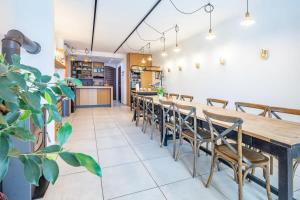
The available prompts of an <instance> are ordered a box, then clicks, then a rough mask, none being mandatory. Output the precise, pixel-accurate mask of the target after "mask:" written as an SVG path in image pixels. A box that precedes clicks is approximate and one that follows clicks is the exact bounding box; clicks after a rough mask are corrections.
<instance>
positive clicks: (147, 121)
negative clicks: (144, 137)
mask: <svg viewBox="0 0 300 200" xmlns="http://www.w3.org/2000/svg"><path fill="white" fill-rule="evenodd" d="M148 123H149V119H148V117H146V119H145V123H144V127H143V132H144V133H146V130H147V127H148Z"/></svg>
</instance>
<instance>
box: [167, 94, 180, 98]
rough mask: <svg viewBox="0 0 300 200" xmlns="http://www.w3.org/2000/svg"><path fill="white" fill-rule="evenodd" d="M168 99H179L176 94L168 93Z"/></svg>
mask: <svg viewBox="0 0 300 200" xmlns="http://www.w3.org/2000/svg"><path fill="white" fill-rule="evenodd" d="M169 97H170V98H175V99H178V98H179V94H176V93H169Z"/></svg>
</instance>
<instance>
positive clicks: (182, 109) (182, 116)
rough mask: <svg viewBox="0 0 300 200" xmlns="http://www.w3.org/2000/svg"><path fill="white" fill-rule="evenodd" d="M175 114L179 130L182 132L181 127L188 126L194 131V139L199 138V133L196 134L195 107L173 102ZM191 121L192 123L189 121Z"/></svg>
mask: <svg viewBox="0 0 300 200" xmlns="http://www.w3.org/2000/svg"><path fill="white" fill-rule="evenodd" d="M175 109H176V115H175V118H176V119H175V121H176V122H178V123H179V124H178V125H179V131H180V132H182V128H183V127H185V128H188V129H189V130H190V131H191V132H193V133H194V139H197V137H198V138H200V139H202V138H201V136H200V135H198V134H197V111H196V107H194V106H188V105H182V104H175ZM191 121H192V123H190V122H191Z"/></svg>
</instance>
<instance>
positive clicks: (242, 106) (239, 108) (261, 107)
mask: <svg viewBox="0 0 300 200" xmlns="http://www.w3.org/2000/svg"><path fill="white" fill-rule="evenodd" d="M268 107H269V106H266V105H262V104H255V103H246V102H235V109H236V111H241V112H246V110H245V108H250V109H254V110H258V111H260V113H258V115H260V116H263V117H266V115H267V113H268Z"/></svg>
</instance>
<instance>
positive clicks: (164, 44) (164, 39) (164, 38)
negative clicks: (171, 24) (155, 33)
mask: <svg viewBox="0 0 300 200" xmlns="http://www.w3.org/2000/svg"><path fill="white" fill-rule="evenodd" d="M161 41H162V43H163V50H162V52H161V56H162V57H166V56H168V53H167V52H166V37H165V33H163V36H162V37H161Z"/></svg>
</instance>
